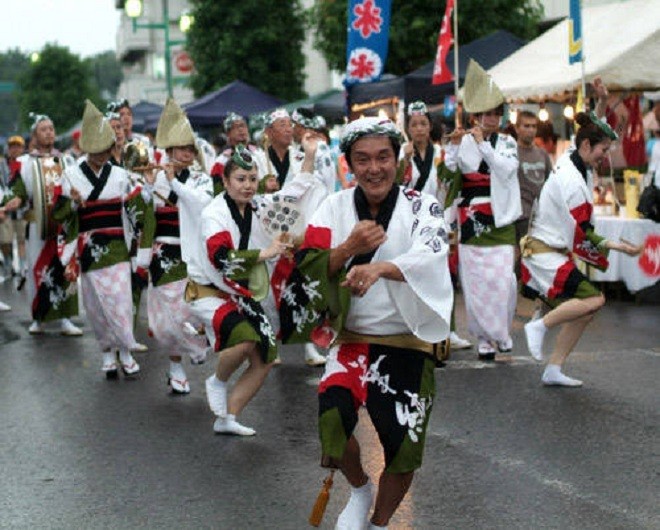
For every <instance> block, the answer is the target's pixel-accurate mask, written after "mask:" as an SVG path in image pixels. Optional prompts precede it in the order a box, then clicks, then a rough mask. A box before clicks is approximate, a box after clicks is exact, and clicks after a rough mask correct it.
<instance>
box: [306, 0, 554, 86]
mask: <svg viewBox="0 0 660 530" xmlns="http://www.w3.org/2000/svg"><path fill="white" fill-rule="evenodd" d="M445 5H446V2H444V1H443V2H429V0H392V16H391V23H390V41H389V52H388V57H387V64H386V65H385V71H386V72H389V73H392V74H396V75H402V74H406V73H408V72H410V71H412V70H414V69H415V68H419V67H420V66H422V65H423V64H425V63H427V62H428V61H430V60H432V59H433V58H434V57H435V52H436V49H437V41H438V31H440V23H441V22H442V17H443V15H444V12H445ZM347 16H348V0H317V1H316V3H315V5H314V6H313V7H312V8H310V9H309V10H308V11H307V17H308V20H309V23H310V25H311V26H312V27H313V28H314V30H315V35H316V37H315V43H314V44H315V47H316V48H317V49H318V50H319V51H320V52H321V53H322V54H323V56H324V57H325V58H326V60H327V61H328V64H329V65H330V67H331V68H333V69H335V70H339V71H344V70H345V68H346V25H347ZM542 16H543V7H542V5H541V3H540V1H539V0H488V1H487V2H485V1H484V0H460V2H459V13H458V38H459V43H463V44H467V43H468V42H471V41H473V40H475V39H478V38H479V37H484V36H486V35H488V34H490V33H492V32H494V31H497V30H499V29H504V30H507V31H510V32H511V33H513V34H514V35H517V36H519V37H521V38H524V39H531V38H533V37H535V36H536V35H537V33H538V23H539V22H540V21H541V18H542Z"/></svg>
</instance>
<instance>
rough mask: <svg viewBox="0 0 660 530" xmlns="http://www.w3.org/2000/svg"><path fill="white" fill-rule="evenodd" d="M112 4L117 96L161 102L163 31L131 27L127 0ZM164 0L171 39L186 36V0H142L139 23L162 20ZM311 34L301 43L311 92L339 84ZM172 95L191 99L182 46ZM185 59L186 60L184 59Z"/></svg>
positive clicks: (175, 52)
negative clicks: (117, 13) (182, 23)
mask: <svg viewBox="0 0 660 530" xmlns="http://www.w3.org/2000/svg"><path fill="white" fill-rule="evenodd" d="M114 1H115V7H116V8H117V9H121V11H122V13H121V19H120V24H119V27H118V28H117V51H116V53H117V58H118V60H119V61H120V62H121V64H122V68H123V73H124V81H123V82H122V83H121V85H120V86H119V89H118V91H117V97H119V98H127V99H128V100H129V101H130V102H131V103H133V102H137V101H140V100H145V101H150V102H153V103H159V104H164V103H165V100H166V98H167V85H166V76H165V32H164V31H163V30H162V29H142V28H139V29H137V30H136V31H133V22H132V20H131V19H130V18H129V17H128V15H126V13H125V12H124V4H125V2H126V0H114ZM163 2H166V3H167V7H168V11H169V19H170V25H169V30H170V42H171V41H179V40H184V39H185V34H184V33H182V32H181V30H180V29H179V19H180V18H181V15H182V14H183V13H185V12H186V11H188V10H189V9H190V6H189V2H188V0H143V1H142V3H143V10H142V16H141V17H140V18H139V22H140V24H145V23H152V24H154V23H156V24H159V23H162V21H163ZM313 3H314V0H302V5H303V7H305V8H307V7H310V6H311V5H313ZM312 45H313V36H312V33H311V32H310V31H308V33H307V36H306V39H305V42H304V44H303V53H304V55H305V70H304V72H305V84H304V90H305V92H307V93H308V94H309V95H310V96H313V95H315V94H319V93H321V92H325V91H327V90H329V89H331V88H340V87H341V76H340V74H338V73H336V72H332V71H331V70H330V69H329V68H328V64H327V62H326V61H325V59H324V58H323V56H322V55H321V53H320V52H318V51H317V50H315V49H314V48H313V46H312ZM171 51H172V73H173V78H174V85H173V92H174V97H175V99H176V100H177V102H179V103H187V102H189V101H192V100H193V98H194V96H193V92H192V90H191V89H190V88H187V87H186V86H185V85H184V84H182V83H181V79H180V78H181V77H184V76H185V73H182V72H181V71H179V70H178V67H179V66H180V65H181V62H180V63H179V64H177V57H178V56H179V54H181V53H182V52H183V47H182V46H174V47H171ZM183 63H185V61H183Z"/></svg>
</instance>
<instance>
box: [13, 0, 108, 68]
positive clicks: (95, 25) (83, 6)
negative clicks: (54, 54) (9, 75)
mask: <svg viewBox="0 0 660 530" xmlns="http://www.w3.org/2000/svg"><path fill="white" fill-rule="evenodd" d="M1 13H2V14H1V15H0V17H1V19H2V22H3V24H2V29H1V30H0V52H5V51H7V50H8V49H10V48H20V49H21V50H23V51H26V52H32V51H37V50H40V49H41V48H43V46H44V44H46V43H53V42H57V44H59V45H60V46H67V47H68V48H69V49H70V50H71V51H72V52H73V53H76V54H78V55H80V56H82V57H87V56H90V55H94V54H96V53H98V52H102V51H106V50H114V49H115V35H116V32H117V26H118V25H119V15H120V11H119V10H118V9H115V1H114V0H2V11H1Z"/></svg>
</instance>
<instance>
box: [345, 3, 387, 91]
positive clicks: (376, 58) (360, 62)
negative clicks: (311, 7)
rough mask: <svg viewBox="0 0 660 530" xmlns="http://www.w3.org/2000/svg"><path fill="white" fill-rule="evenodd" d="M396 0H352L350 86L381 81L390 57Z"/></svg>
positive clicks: (348, 61) (348, 54)
mask: <svg viewBox="0 0 660 530" xmlns="http://www.w3.org/2000/svg"><path fill="white" fill-rule="evenodd" d="M391 6H392V0H350V2H349V3H348V43H347V46H346V79H345V81H344V84H345V85H346V86H349V85H354V84H355V83H370V82H372V81H377V80H378V79H380V76H381V75H382V74H383V69H384V68H385V61H387V44H388V40H389V36H390V10H391Z"/></svg>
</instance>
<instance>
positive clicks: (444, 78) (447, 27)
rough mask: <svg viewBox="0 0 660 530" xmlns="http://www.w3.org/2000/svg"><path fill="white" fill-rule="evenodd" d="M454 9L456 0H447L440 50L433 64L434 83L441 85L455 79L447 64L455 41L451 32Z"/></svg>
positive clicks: (432, 82) (439, 44) (439, 40)
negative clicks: (450, 49)
mask: <svg viewBox="0 0 660 530" xmlns="http://www.w3.org/2000/svg"><path fill="white" fill-rule="evenodd" d="M453 10H454V0H447V7H446V8H445V16H444V17H443V18H442V25H441V26H440V34H439V35H438V51H437V53H436V55H435V65H434V66H433V79H432V80H431V84H432V85H441V84H443V83H449V82H450V81H453V80H454V77H453V75H452V73H451V70H449V67H448V66H447V53H449V48H450V47H451V45H452V44H453V43H454V36H453V35H452V33H451V12H452V11H453Z"/></svg>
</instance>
